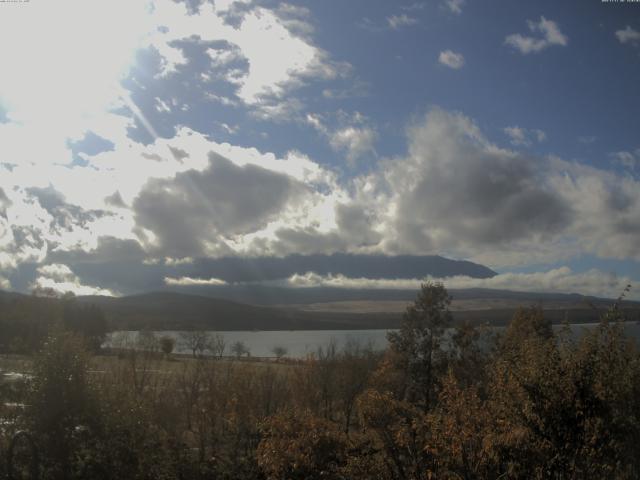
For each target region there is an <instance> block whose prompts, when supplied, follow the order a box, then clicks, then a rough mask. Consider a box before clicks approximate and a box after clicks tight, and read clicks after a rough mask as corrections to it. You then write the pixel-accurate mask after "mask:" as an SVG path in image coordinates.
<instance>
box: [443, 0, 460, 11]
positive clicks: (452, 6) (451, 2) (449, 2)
mask: <svg viewBox="0 0 640 480" xmlns="http://www.w3.org/2000/svg"><path fill="white" fill-rule="evenodd" d="M464 4H465V0H445V2H444V5H445V7H446V8H447V9H448V10H449V11H450V12H451V13H455V14H456V15H459V14H461V13H462V7H463V6H464Z"/></svg>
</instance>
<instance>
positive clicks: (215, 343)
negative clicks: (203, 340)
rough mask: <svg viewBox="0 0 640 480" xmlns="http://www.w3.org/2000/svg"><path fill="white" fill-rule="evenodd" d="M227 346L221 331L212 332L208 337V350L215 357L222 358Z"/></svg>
mask: <svg viewBox="0 0 640 480" xmlns="http://www.w3.org/2000/svg"><path fill="white" fill-rule="evenodd" d="M226 347H227V342H225V340H224V336H223V335H222V334H221V333H214V334H213V335H211V336H210V338H209V345H208V350H209V351H210V352H211V355H213V356H214V357H216V358H222V355H224V350H225V348H226Z"/></svg>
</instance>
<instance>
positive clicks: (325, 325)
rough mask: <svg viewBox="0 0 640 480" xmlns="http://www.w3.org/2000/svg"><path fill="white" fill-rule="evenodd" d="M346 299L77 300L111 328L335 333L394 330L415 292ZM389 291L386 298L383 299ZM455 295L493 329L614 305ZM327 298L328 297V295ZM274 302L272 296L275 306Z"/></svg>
mask: <svg viewBox="0 0 640 480" xmlns="http://www.w3.org/2000/svg"><path fill="white" fill-rule="evenodd" d="M304 290H306V289H304ZM336 290H337V289H336ZM271 293H275V292H273V291H271ZM307 293H308V292H307ZM316 293H317V294H318V295H320V294H319V292H316ZM342 293H349V294H351V295H353V297H352V298H358V299H357V300H344V298H345V297H344V296H343V297H342V298H343V299H341V300H337V301H324V302H308V303H296V304H288V305H285V304H282V303H280V304H279V305H275V304H272V305H270V306H265V305H250V304H246V303H239V302H235V301H230V300H228V299H221V298H212V297H206V296H200V295H191V294H183V293H176V292H153V293H148V294H142V295H133V296H129V297H120V298H112V297H79V298H78V301H80V302H88V303H93V304H96V305H98V306H100V307H101V308H102V309H103V311H104V312H105V314H106V316H107V318H108V319H109V321H110V322H111V326H112V328H113V329H140V328H150V329H156V330H163V329H166V330H180V329H191V328H194V329H195V328H197V329H213V330H316V329H317V330H330V329H361V328H365V329H371V328H396V327H398V326H399V324H400V321H401V319H402V312H403V311H404V309H405V308H406V306H407V305H408V304H410V303H411V302H412V301H413V300H414V299H415V296H416V292H415V291H397V290H396V291H383V292H380V291H360V292H352V291H349V292H344V291H343V292H342ZM380 293H383V295H380ZM384 293H386V294H388V295H387V296H386V297H385V295H384ZM374 294H375V296H372V295H374ZM451 294H452V296H453V298H454V301H453V303H452V306H451V309H452V313H453V317H454V321H456V322H463V321H470V322H473V323H490V324H493V325H506V324H507V323H508V322H509V321H510V320H511V318H512V316H513V313H514V311H515V310H516V309H517V308H518V307H527V306H531V305H541V306H542V308H543V309H544V310H545V315H546V316H547V318H549V319H550V320H551V321H552V322H553V323H560V322H562V321H564V320H565V319H566V320H568V321H569V322H572V323H587V322H595V321H597V320H598V318H599V315H600V314H601V313H602V312H604V311H605V309H606V308H608V307H609V306H610V305H611V303H612V302H611V301H610V300H606V299H598V298H590V297H584V296H581V295H576V294H569V295H567V294H536V293H523V292H509V291H502V290H488V289H469V290H453V291H451ZM323 295H325V298H329V297H326V295H327V292H325V293H324V294H323ZM279 298H280V299H281V298H282V297H279ZM334 298H335V297H334ZM385 298H387V300H385ZM277 299H278V298H276V297H274V298H272V300H273V301H274V302H275V301H276V300H277ZM625 305H626V306H625V308H627V309H628V311H629V313H630V315H631V316H632V318H634V319H635V318H638V313H640V303H638V302H625Z"/></svg>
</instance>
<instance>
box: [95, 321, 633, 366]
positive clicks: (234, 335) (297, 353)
mask: <svg viewBox="0 0 640 480" xmlns="http://www.w3.org/2000/svg"><path fill="white" fill-rule="evenodd" d="M595 325H596V324H572V325H571V330H572V333H573V334H574V335H575V336H579V335H580V334H581V333H582V332H584V331H585V329H589V328H593V327H594V326H595ZM554 328H555V329H558V328H560V326H559V325H554ZM501 329H502V328H501V327H493V328H492V331H496V332H498V331H500V330H501ZM625 330H626V333H627V335H628V336H630V337H632V338H635V339H636V341H637V342H640V324H638V323H637V322H627V323H626V324H625ZM388 331H389V330H276V331H267V330H265V331H224V332H223V331H220V332H211V333H212V334H213V333H219V334H221V335H222V336H223V337H224V340H225V342H226V350H225V355H231V351H230V349H231V345H233V343H235V342H238V341H240V342H243V343H244V344H245V346H246V347H247V348H248V349H249V352H250V353H251V356H253V357H273V356H274V354H273V352H272V350H273V348H274V347H276V346H279V347H284V348H285V349H286V350H287V355H286V356H288V357H291V358H303V357H305V356H307V355H308V354H310V353H313V352H316V351H317V349H318V348H319V347H326V346H327V345H329V344H330V343H331V342H335V343H336V345H337V347H338V349H340V348H341V347H342V346H344V345H345V344H346V342H348V341H356V342H358V343H360V344H361V345H367V344H371V345H372V346H373V348H375V349H378V350H383V349H385V348H386V347H387V338H386V335H387V332H388ZM155 334H156V336H157V337H158V338H159V337H161V336H165V335H166V336H170V337H172V338H174V339H175V340H176V347H175V349H174V353H184V354H190V353H191V350H189V348H187V347H186V346H185V345H184V344H183V343H182V342H181V341H180V332H178V331H160V332H155ZM114 336H119V337H120V338H121V339H122V338H124V339H126V340H127V341H128V343H130V344H135V341H136V339H137V336H138V332H137V331H119V332H113V333H111V334H110V336H109V338H108V339H107V341H106V342H105V345H104V346H105V347H110V346H113V344H112V341H111V340H112V339H113V338H114Z"/></svg>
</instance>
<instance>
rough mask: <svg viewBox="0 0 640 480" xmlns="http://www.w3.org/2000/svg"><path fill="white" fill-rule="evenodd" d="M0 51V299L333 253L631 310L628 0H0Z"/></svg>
mask: <svg viewBox="0 0 640 480" xmlns="http://www.w3.org/2000/svg"><path fill="white" fill-rule="evenodd" d="M0 62H1V65H2V75H1V76H0V288H1V289H9V290H17V291H25V292H26V291H30V290H32V289H35V288H53V289H54V290H57V291H60V292H64V291H72V292H74V293H76V294H78V295H84V294H102V295H126V294H130V293H134V292H141V291H146V290H152V289H155V288H159V287H161V286H165V287H171V286H180V285H220V284H224V283H225V282H226V281H227V280H225V279H224V278H220V276H219V275H218V276H217V275H216V271H215V268H211V269H209V270H207V269H206V268H202V265H215V264H216V263H215V261H214V260H216V259H221V258H259V259H262V260H261V261H264V260H265V259H267V260H268V259H281V260H279V261H282V262H285V263H286V262H287V259H288V258H294V257H295V258H299V257H300V256H302V257H304V256H309V255H322V254H326V255H331V254H336V253H340V254H344V253H346V254H352V255H357V256H365V255H368V256H370V257H367V258H373V257H375V256H385V257H391V258H392V259H393V257H395V256H398V255H415V256H423V255H442V256H445V257H447V258H452V259H464V260H469V261H472V262H476V263H479V264H482V265H485V266H487V267H489V268H491V269H493V270H494V271H496V272H497V273H498V275H497V276H495V277H493V278H491V279H474V278H469V277H464V276H457V277H455V278H448V279H446V282H445V283H446V285H448V286H452V287H473V286H479V287H489V288H511V289H515V290H523V291H552V292H567V293H570V292H577V293H583V294H589V295H599V296H606V297H613V298H615V297H617V296H618V294H619V293H621V292H622V289H623V288H624V287H625V286H626V285H627V284H631V285H632V290H631V293H630V297H631V298H635V299H640V241H639V240H640V188H639V187H640V135H639V133H640V121H639V119H638V112H640V94H639V92H638V85H640V81H639V80H640V3H637V2H602V1H600V0H597V1H596V0H581V1H579V2H578V1H563V2H557V1H544V0H541V1H536V2H524V1H512V0H493V1H491V2H488V1H481V0H474V1H471V0H425V1H406V2H403V1H394V2H389V1H383V0H340V1H338V0H323V1H300V2H278V1H275V0H239V1H234V0H215V1H205V0H202V1H198V0H188V1H174V0H152V1H149V0H110V1H109V2H104V1H100V0H95V1H94V0H56V1H50V0H46V1H45V0H29V1H26V0H24V1H19V2H0ZM291 256H294V257H291ZM363 258H365V257H363ZM208 260H209V261H210V262H209V263H207V261H208ZM302 263H304V262H302ZM420 280H421V278H413V277H411V275H409V274H407V275H404V276H403V275H396V277H394V278H369V277H367V276H366V275H365V274H363V275H357V274H353V272H352V274H350V275H345V274H344V273H343V272H341V271H340V269H339V267H336V271H335V272H330V273H328V274H327V273H326V272H324V273H322V274H319V273H317V272H314V271H299V272H296V273H295V274H293V275H291V276H289V277H286V278H282V279H279V280H278V281H279V284H280V285H285V286H291V287H300V288H302V287H308V286H332V287H343V288H358V287H363V286H366V287H367V288H378V287H379V288H412V286H418V285H419V282H420Z"/></svg>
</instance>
